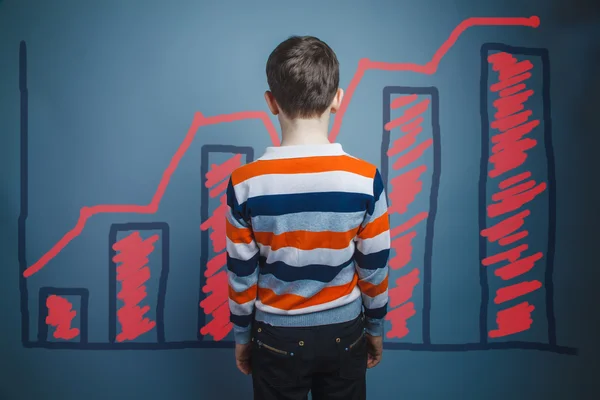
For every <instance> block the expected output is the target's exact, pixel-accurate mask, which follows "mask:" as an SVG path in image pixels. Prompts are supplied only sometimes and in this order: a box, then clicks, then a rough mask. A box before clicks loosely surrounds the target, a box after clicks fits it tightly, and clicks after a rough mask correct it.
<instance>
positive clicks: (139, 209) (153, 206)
mask: <svg viewBox="0 0 600 400" xmlns="http://www.w3.org/2000/svg"><path fill="white" fill-rule="evenodd" d="M485 25H501V26H527V27H533V28H536V27H537V26H539V18H538V17H530V18H469V19H467V20H464V21H463V22H461V23H460V24H459V25H458V26H457V27H456V28H455V29H454V30H453V31H452V33H451V34H450V36H449V38H448V39H447V40H446V41H445V42H444V43H443V44H442V46H441V47H440V48H438V49H437V51H436V52H435V53H434V55H433V57H432V59H431V60H430V61H429V62H427V63H426V64H424V65H418V64H407V63H385V62H374V61H370V60H368V59H362V60H361V61H360V62H359V67H358V70H357V71H356V73H355V75H354V76H353V78H352V79H351V81H350V84H349V86H348V89H347V95H346V99H345V100H346V101H345V102H343V104H342V107H341V108H340V110H339V111H338V113H337V115H336V116H335V120H334V125H333V129H332V131H331V133H330V140H335V138H336V136H337V134H338V132H339V129H340V126H341V123H342V119H343V115H344V113H345V111H346V109H347V108H348V105H349V103H350V99H351V97H352V95H353V94H354V91H355V90H356V88H357V87H358V84H359V82H360V80H361V78H362V76H363V75H364V73H365V72H366V71H367V70H370V69H379V70H386V71H402V70H403V71H412V72H416V73H421V74H433V73H435V72H436V71H437V68H438V65H439V63H440V61H441V59H442V58H443V56H444V55H445V54H446V52H447V51H448V50H449V49H450V48H451V47H452V46H453V45H454V43H455V42H456V40H457V39H458V37H459V36H460V35H461V34H462V33H463V32H464V31H465V30H466V29H467V28H470V27H473V26H485ZM494 45H496V44H484V45H483V46H482V52H483V48H488V47H489V46H494ZM486 46H488V47H486ZM500 46H506V45H500ZM505 48H507V49H508V48H510V49H515V48H512V47H510V46H506V47H505ZM544 54H545V57H546V58H545V60H546V61H547V59H548V57H547V52H545V53H544ZM548 71H549V70H548V68H547V65H546V68H544V74H545V75H546V74H548V73H549V72H548ZM486 74H487V70H486ZM482 82H483V81H482ZM546 83H548V84H549V81H548V82H546ZM395 88H396V89H397V88H398V87H395ZM404 89H406V87H404ZM409 89H410V90H412V91H413V92H412V93H414V90H415V89H416V88H409ZM421 89H423V90H428V91H429V92H428V93H434V95H432V98H433V97H435V102H437V101H438V99H437V89H435V88H421ZM19 90H20V102H21V114H20V117H21V129H20V135H21V164H20V171H21V203H20V205H21V212H20V215H19V223H18V228H19V232H18V238H19V247H18V255H19V265H20V268H19V288H20V292H21V316H22V321H21V330H22V332H21V338H22V343H23V345H24V346H25V347H45V348H85V349H92V350H94V349H97V350H102V349H113V348H119V349H182V348H206V347H216V348H220V347H231V346H232V343H224V342H219V341H203V340H198V341H179V342H166V341H163V342H161V341H157V343H133V342H126V343H111V342H107V343H104V342H99V343H89V342H87V340H86V341H85V342H84V341H83V340H81V341H80V342H78V343H70V342H48V341H46V342H43V341H38V342H32V341H30V340H29V334H30V331H29V310H28V302H29V297H28V289H27V281H26V279H27V277H29V276H31V275H33V274H34V273H35V272H37V271H38V270H39V269H41V268H42V267H43V266H45V265H46V264H47V263H48V262H49V261H50V260H51V259H52V258H54V257H55V256H56V255H57V254H58V253H59V252H60V251H61V250H62V248H64V247H65V246H66V245H67V244H68V243H69V242H70V241H71V240H73V239H74V238H75V237H77V236H78V235H79V234H80V233H81V231H82V230H83V228H84V226H85V223H86V221H87V219H89V218H90V217H91V216H93V215H94V214H97V213H108V212H110V213H113V212H117V213H119V212H126V213H142V214H149V213H154V212H156V210H157V209H158V204H159V203H160V201H161V198H162V196H163V194H164V191H165V190H166V187H167V186H168V183H169V180H170V177H171V176H172V174H173V173H174V171H175V170H176V168H177V164H178V163H179V161H180V159H181V158H182V157H183V155H184V154H185V152H186V151H187V149H188V148H189V146H190V144H191V142H192V141H193V140H194V137H195V135H196V132H197V130H198V129H199V128H200V127H201V126H206V125H212V124H219V123H224V122H233V121H240V120H247V119H260V120H262V122H263V123H264V125H265V127H266V129H267V132H268V133H269V135H270V137H271V140H272V141H273V144H274V145H277V144H278V140H279V139H278V136H277V132H276V130H275V128H274V126H273V124H272V122H271V121H270V119H269V118H268V116H267V114H266V113H264V112H240V113H234V114H227V115H218V116H215V117H204V116H203V115H202V114H201V113H196V115H195V117H194V120H193V122H192V124H191V127H190V129H189V131H188V134H187V135H186V137H185V139H184V141H183V143H182V144H181V146H180V147H179V149H178V150H177V152H176V154H175V155H174V157H173V159H172V160H171V162H170V163H169V166H168V167H167V170H166V171H165V173H164V174H163V179H161V182H160V184H159V186H158V188H157V191H156V193H155V194H154V196H153V198H152V201H151V202H150V203H149V204H148V205H108V206H93V207H86V208H83V209H82V210H81V213H80V218H79V220H78V222H77V225H76V226H75V228H73V229H72V230H71V231H69V232H67V234H66V235H65V236H63V238H62V239H61V240H60V241H59V242H57V244H56V245H55V246H53V248H52V249H51V250H50V251H49V252H47V253H46V254H45V255H44V256H42V258H40V260H38V261H37V262H36V263H34V264H33V265H31V266H28V264H27V261H26V219H27V216H28V89H27V56H26V44H25V42H24V41H22V42H21V44H20V49H19ZM385 90H394V88H393V87H386V88H385V89H384V92H385ZM486 102H487V97H486ZM544 104H545V106H546V105H547V106H548V110H549V86H548V85H546V86H544ZM435 107H438V105H437V104H436V105H435ZM386 110H387V111H388V112H389V107H388V108H386V107H384V113H385V112H386ZM486 113H487V109H486ZM434 115H435V114H434ZM384 117H385V116H384ZM545 117H546V118H547V119H549V118H550V115H549V113H545ZM433 118H436V116H434V117H433ZM482 118H483V113H482ZM435 122H437V128H436V123H435ZM482 123H483V119H482ZM433 125H434V134H436V133H435V132H436V131H437V135H438V136H439V120H438V121H434V124H433ZM545 129H546V135H549V134H550V125H549V123H548V125H546V128H545ZM388 135H389V132H388ZM384 137H385V136H384ZM388 140H389V137H388ZM437 143H438V146H439V140H438V141H437ZM546 144H547V149H546V150H547V152H549V154H550V155H549V160H550V161H551V162H550V163H549V176H548V179H549V181H552V184H551V185H550V186H551V191H550V194H551V195H552V196H554V190H555V189H554V182H553V180H554V175H553V168H554V164H553V153H552V149H551V142H550V141H547V142H546ZM216 146H221V145H216ZM224 146H225V147H227V146H226V145H224ZM548 148H550V150H549V149H548ZM382 149H383V144H382ZM203 151H204V148H203ZM382 151H383V150H382ZM436 153H437V155H436ZM482 154H483V153H482ZM436 156H437V157H438V161H439V157H440V156H441V150H440V149H438V150H437V151H436V150H435V147H434V157H436ZM550 157H552V158H550ZM482 158H483V157H482ZM205 159H207V157H202V162H203V163H204V162H205V161H204V160H205ZM206 162H208V160H207V161H206ZM550 169H552V171H550ZM437 172H438V175H437V179H438V181H437V183H436V182H435V180H433V181H432V192H433V191H434V190H435V191H436V196H435V197H436V198H437V189H438V186H439V171H437ZM550 172H552V174H550ZM434 178H435V171H434ZM385 179H386V181H387V171H386V177H385ZM202 190H204V188H202ZM432 197H433V196H432ZM551 202H552V204H554V205H553V207H555V199H554V198H553V197H551ZM431 204H433V200H432V203H431ZM201 207H202V205H201ZM436 207H437V200H436V203H435V207H434V208H432V210H434V211H435V208H436ZM434 216H435V215H434ZM434 219H435V218H432V219H431V222H430V223H428V226H427V235H428V238H431V239H432V238H433V224H434ZM550 223H551V224H552V226H553V227H555V223H554V216H552V215H551V220H550ZM133 224H137V223H133ZM123 225H124V226H129V227H131V226H133V225H129V224H123ZM165 227H166V232H168V225H167V224H164V225H162V229H165ZM112 229H113V227H111V232H112ZM111 235H112V233H111ZM551 236H552V237H551V238H550V239H549V244H550V241H552V243H553V241H554V232H552V234H551ZM165 237H166V241H167V243H168V234H167V235H166V236H163V246H164V241H165ZM426 243H427V245H426V247H427V249H426V252H425V253H426V257H427V256H429V257H430V256H431V245H432V240H427V242H426ZM480 250H481V248H480ZM551 250H552V251H553V250H554V249H553V246H552V249H551ZM548 251H549V255H550V246H549V248H548ZM204 253H205V252H202V254H204ZM165 254H167V258H168V249H167V251H166V252H163V258H164V257H165ZM202 257H204V256H202ZM201 262H202V261H201ZM165 267H166V268H167V269H166V271H168V260H167V262H166V264H163V268H165ZM427 270H428V272H426V278H425V279H426V280H428V281H430V280H431V276H430V274H431V264H429V265H428V266H427V269H426V271H427ZM549 270H550V272H549V271H548V270H547V271H546V274H547V275H548V274H549V275H550V276H551V272H552V268H549ZM201 275H202V274H201ZM201 280H202V277H201ZM161 282H162V278H161ZM165 284H166V276H165ZM427 286H428V285H427ZM53 289H54V290H57V288H53ZM165 289H166V286H165ZM428 290H430V289H428ZM429 295H430V293H429ZM201 296H202V294H201ZM547 296H550V297H551V296H552V287H551V285H550V287H549V293H547ZM82 299H83V297H82ZM111 301H112V300H111ZM163 305H164V296H163ZM429 308H430V302H429V303H428V304H426V307H424V309H426V311H425V312H426V313H427V314H428V311H427V310H429ZM82 309H83V308H82ZM550 311H553V310H548V313H549V315H550ZM157 312H158V310H157ZM200 312H201V311H200V309H199V313H200ZM486 312H487V309H486ZM86 317H87V315H86ZM204 317H205V316H204V314H203V318H204ZM40 318H41V317H40ZM551 321H552V323H551V324H552V327H553V329H554V323H555V322H554V314H553V312H552V320H551ZM199 322H200V321H199ZM423 324H424V329H423V335H424V339H427V340H424V343H423V344H419V343H397V342H396V343H389V342H385V343H384V346H385V348H388V349H398V350H401V349H405V350H416V351H469V350H489V349H537V350H545V351H552V352H556V353H562V354H576V353H577V350H576V349H574V348H569V347H564V346H558V345H556V340H555V339H554V340H552V337H554V338H555V334H554V336H550V338H551V343H549V344H545V343H535V342H515V341H513V342H493V343H488V342H487V340H486V341H485V342H484V341H481V342H480V343H465V344H432V343H430V340H429V339H428V338H429V326H428V324H429V321H428V319H427V322H426V319H425V318H424V320H423ZM426 324H427V326H426ZM549 325H550V320H549ZM82 329H83V326H82ZM85 329H87V326H86V327H85ZM163 329H164V326H163ZM549 329H550V328H549ZM86 333H87V332H86ZM159 336H160V335H159ZM86 339H87V337H86ZM163 339H164V331H163Z"/></svg>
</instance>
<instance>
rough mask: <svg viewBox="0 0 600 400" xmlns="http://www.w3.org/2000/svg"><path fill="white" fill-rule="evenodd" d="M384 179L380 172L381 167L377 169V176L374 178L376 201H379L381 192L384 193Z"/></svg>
mask: <svg viewBox="0 0 600 400" xmlns="http://www.w3.org/2000/svg"><path fill="white" fill-rule="evenodd" d="M383 189H384V187H383V179H382V178H381V174H380V173H379V169H377V170H376V171H375V177H374V178H373V197H375V202H378V201H379V197H380V196H381V193H383Z"/></svg>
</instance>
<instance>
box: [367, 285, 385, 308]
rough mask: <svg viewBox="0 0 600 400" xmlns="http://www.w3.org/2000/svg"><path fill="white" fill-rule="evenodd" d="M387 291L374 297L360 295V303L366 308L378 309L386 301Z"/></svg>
mask: <svg viewBox="0 0 600 400" xmlns="http://www.w3.org/2000/svg"><path fill="white" fill-rule="evenodd" d="M388 298H389V296H388V290H387V289H386V290H385V292H383V293H380V294H378V295H377V296H375V297H369V296H367V295H366V294H363V295H362V301H363V304H364V305H365V307H366V308H379V307H383V306H384V305H385V303H387V301H388Z"/></svg>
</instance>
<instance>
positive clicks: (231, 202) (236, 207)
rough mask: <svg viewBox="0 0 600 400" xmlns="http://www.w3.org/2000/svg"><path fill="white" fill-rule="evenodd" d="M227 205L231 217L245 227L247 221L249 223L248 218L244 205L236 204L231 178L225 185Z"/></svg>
mask: <svg viewBox="0 0 600 400" xmlns="http://www.w3.org/2000/svg"><path fill="white" fill-rule="evenodd" d="M227 205H228V206H229V208H231V214H232V215H233V217H234V218H235V219H237V220H238V221H239V222H240V224H242V225H245V226H247V225H248V222H247V221H250V217H249V216H248V214H247V210H246V204H245V203H244V204H241V205H240V204H239V203H238V201H237V197H236V195H235V190H234V189H233V183H232V181H231V178H229V183H228V184H227Z"/></svg>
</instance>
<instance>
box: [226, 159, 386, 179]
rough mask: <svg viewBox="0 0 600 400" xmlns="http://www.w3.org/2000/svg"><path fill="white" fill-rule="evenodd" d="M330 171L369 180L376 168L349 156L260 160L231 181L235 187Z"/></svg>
mask: <svg viewBox="0 0 600 400" xmlns="http://www.w3.org/2000/svg"><path fill="white" fill-rule="evenodd" d="M329 171H347V172H352V173H355V174H358V175H362V176H364V177H367V178H373V177H374V176H375V166H373V165H371V164H369V163H367V162H365V161H363V160H358V159H356V158H352V157H349V156H322V157H302V158H284V159H276V160H258V161H255V162H253V163H250V164H246V165H244V166H243V167H241V168H238V169H236V170H235V171H233V173H232V174H231V181H232V184H233V185H234V186H235V185H237V184H239V183H241V182H244V181H245V180H248V179H250V178H253V177H255V176H259V175H267V174H306V173H315V172H329Z"/></svg>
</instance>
